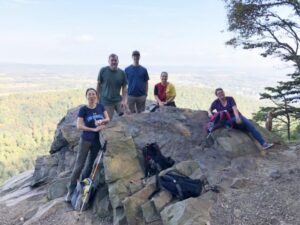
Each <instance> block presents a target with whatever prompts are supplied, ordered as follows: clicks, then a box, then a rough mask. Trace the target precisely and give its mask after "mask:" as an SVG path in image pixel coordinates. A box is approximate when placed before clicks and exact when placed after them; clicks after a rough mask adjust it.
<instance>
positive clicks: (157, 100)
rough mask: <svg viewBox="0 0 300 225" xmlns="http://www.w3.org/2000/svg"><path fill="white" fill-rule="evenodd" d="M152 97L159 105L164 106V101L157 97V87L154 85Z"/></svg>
mask: <svg viewBox="0 0 300 225" xmlns="http://www.w3.org/2000/svg"><path fill="white" fill-rule="evenodd" d="M154 98H155V100H156V102H157V104H158V105H159V106H164V102H162V101H161V100H160V99H159V97H158V89H157V87H156V85H155V86H154Z"/></svg>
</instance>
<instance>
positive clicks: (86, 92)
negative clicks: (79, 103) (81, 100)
mask: <svg viewBox="0 0 300 225" xmlns="http://www.w3.org/2000/svg"><path fill="white" fill-rule="evenodd" d="M89 91H94V92H95V93H96V95H97V96H98V92H97V91H96V89H95V88H88V89H86V91H85V97H86V96H87V94H88V92H89Z"/></svg>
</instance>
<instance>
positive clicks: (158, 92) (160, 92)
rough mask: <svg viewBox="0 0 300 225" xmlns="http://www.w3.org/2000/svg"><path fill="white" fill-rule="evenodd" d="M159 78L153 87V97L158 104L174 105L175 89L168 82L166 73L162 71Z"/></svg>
mask: <svg viewBox="0 0 300 225" xmlns="http://www.w3.org/2000/svg"><path fill="white" fill-rule="evenodd" d="M160 80H161V82H160V83H158V84H156V85H155V87H154V97H155V100H156V102H157V104H158V106H173V107H176V105H175V102H174V99H175V97H176V91H175V87H174V85H173V84H171V83H169V82H168V73H167V72H162V73H161V75H160Z"/></svg>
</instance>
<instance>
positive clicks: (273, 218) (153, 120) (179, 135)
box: [0, 107, 300, 225]
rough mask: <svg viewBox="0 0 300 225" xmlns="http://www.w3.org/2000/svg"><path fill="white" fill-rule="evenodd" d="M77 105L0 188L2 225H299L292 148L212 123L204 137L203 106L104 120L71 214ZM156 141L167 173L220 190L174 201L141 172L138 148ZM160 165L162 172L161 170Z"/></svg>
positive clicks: (299, 148) (299, 173) (299, 152)
mask: <svg viewBox="0 0 300 225" xmlns="http://www.w3.org/2000/svg"><path fill="white" fill-rule="evenodd" d="M78 109H79V107H77V108H75V109H72V110H70V111H68V113H67V115H66V116H65V117H64V118H63V119H62V120H61V121H60V122H59V124H58V127H57V130H56V133H55V137H54V141H53V143H52V146H51V149H50V155H48V156H43V157H39V158H38V159H37V160H36V166H35V170H34V171H28V172H25V173H23V174H20V175H18V176H16V177H14V178H12V179H11V180H9V181H7V183H6V184H5V185H4V186H2V187H1V189H0V221H1V225H2V224H3V225H8V224H14V225H19V224H20V225H21V224H26V225H33V224H34V225H36V224H43V225H48V224H49V225H50V224H65V225H69V224H70V225H71V224H85V225H94V224H95V225H96V224H114V225H123V224H124V225H125V224H129V225H148V224H151V225H156V224H157V225H158V224H164V225H202V224H203V225H205V224H210V225H227V224H228V225H229V224H230V225H231V224H236V225H240V224H249V225H250V224H278V225H279V224H300V218H299V216H298V213H299V210H300V201H299V200H297V199H298V196H299V195H300V179H299V177H300V165H299V156H300V145H294V146H286V145H283V144H281V143H280V140H278V138H276V137H275V136H273V135H272V134H270V133H268V132H267V131H265V130H263V129H262V128H259V129H262V132H263V134H264V136H265V138H266V139H267V140H269V141H272V142H275V143H277V145H276V146H275V147H274V148H273V149H271V150H270V151H268V152H267V153H266V152H263V151H262V150H261V149H260V147H259V145H257V143H255V141H253V139H252V138H251V137H250V136H249V135H247V134H245V133H242V132H240V131H237V130H231V129H220V130H217V131H215V132H214V133H213V134H212V135H211V136H209V137H207V134H206V132H205V130H204V128H203V127H204V126H205V124H206V123H207V121H208V118H207V112H205V111H192V110H188V109H176V108H169V107H165V108H163V109H160V110H159V111H158V112H154V113H143V114H138V115H128V116H124V117H121V118H118V119H116V120H115V121H113V122H111V123H110V124H109V125H108V126H107V128H106V130H105V132H104V136H105V138H106V140H107V141H108V145H107V152H106V153H105V155H104V159H103V162H102V165H101V169H100V172H99V174H98V176H97V179H96V183H97V184H98V190H97V193H96V196H95V198H94V201H93V205H92V207H91V208H90V209H89V210H87V211H85V212H84V213H83V214H81V215H80V216H79V215H78V213H77V212H75V211H73V210H72V208H71V207H70V205H69V204H66V203H65V202H64V201H63V198H62V196H64V195H65V193H66V186H67V184H68V181H69V178H70V174H71V171H72V168H73V166H74V162H75V157H76V154H77V150H78V141H79V137H80V132H78V131H77V130H76V127H75V121H76V115H77V112H78ZM151 142H157V143H158V144H159V146H160V147H161V151H162V153H163V154H164V155H165V156H171V157H172V158H173V159H174V160H175V161H176V164H175V165H174V166H173V167H172V168H170V169H167V170H166V171H168V170H177V171H178V172H180V173H182V174H184V175H186V176H190V177H191V178H193V179H199V178H202V177H206V178H207V179H208V181H209V183H211V184H215V185H219V186H220V189H221V192H220V193H213V192H206V193H204V194H202V195H201V196H199V197H197V198H189V199H186V200H183V201H179V200H178V199H176V198H173V197H172V195H171V194H170V193H168V192H167V191H165V190H161V191H160V192H159V193H157V194H156V195H155V196H153V197H152V198H151V199H149V196H150V195H151V194H152V193H153V191H154V190H155V189H156V183H155V179H154V177H151V178H147V179H146V180H144V182H143V183H141V182H140V180H141V178H143V177H144V173H143V168H144V165H143V161H142V157H141V149H142V148H143V147H144V146H145V145H146V144H147V143H151ZM166 171H162V172H161V174H163V173H165V172H166Z"/></svg>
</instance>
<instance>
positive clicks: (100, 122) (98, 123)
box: [95, 120, 103, 126]
mask: <svg viewBox="0 0 300 225" xmlns="http://www.w3.org/2000/svg"><path fill="white" fill-rule="evenodd" d="M102 124H103V121H102V120H96V121H95V125H96V126H100V125H102Z"/></svg>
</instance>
